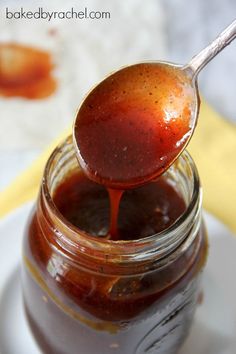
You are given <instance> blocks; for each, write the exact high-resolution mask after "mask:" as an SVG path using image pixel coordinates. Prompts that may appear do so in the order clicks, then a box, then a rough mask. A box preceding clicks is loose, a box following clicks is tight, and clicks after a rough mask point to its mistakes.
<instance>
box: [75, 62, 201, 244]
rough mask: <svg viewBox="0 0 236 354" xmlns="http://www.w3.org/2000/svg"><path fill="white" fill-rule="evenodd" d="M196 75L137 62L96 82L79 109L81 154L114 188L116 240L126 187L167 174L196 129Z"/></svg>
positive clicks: (88, 168) (89, 170) (87, 167)
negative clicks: (194, 113) (194, 122)
mask: <svg viewBox="0 0 236 354" xmlns="http://www.w3.org/2000/svg"><path fill="white" fill-rule="evenodd" d="M191 80H192V78H191V77H188V75H186V73H185V72H184V71H181V70H180V69H179V68H178V69H176V68H173V67H171V66H169V65H168V64H159V63H158V64H155V63H145V64H136V65H132V66H129V67H126V68H124V69H121V70H120V71H117V72H115V73H114V74H112V75H111V76H109V77H107V78H106V79H105V80H104V81H102V82H101V83H100V84H99V85H98V86H96V87H95V88H94V89H93V90H92V91H91V92H90V93H89V94H88V96H87V97H86V99H85V100H84V102H83V103H82V105H81V107H80V109H79V111H78V114H77V117H76V120H75V125H74V143H75V145H76V152H77V157H78V160H79V162H80V165H81V167H82V169H83V171H84V172H85V174H86V175H87V176H88V177H89V178H90V179H91V180H93V181H95V182H97V183H99V184H102V185H104V186H106V188H108V190H109V195H110V202H111V222H110V232H109V234H110V236H111V238H112V239H113V240H116V239H119V235H118V231H117V225H116V224H117V218H118V213H119V201H120V199H121V197H122V194H123V191H124V190H128V189H131V188H134V187H139V186H141V185H144V184H146V183H147V182H150V181H152V180H154V179H155V178H157V177H159V176H160V175H161V174H163V172H164V171H165V170H166V169H167V168H168V167H169V166H170V165H171V164H172V163H173V161H174V160H175V159H176V158H177V157H178V155H179V154H180V153H181V151H182V150H183V149H184V147H185V146H186V144H187V142H188V140H189V137H190V136H191V134H192V131H193V121H192V120H193V112H194V108H195V106H194V103H193V102H195V101H196V100H194V98H195V90H194V88H193V86H192V85H191V83H192V82H191Z"/></svg>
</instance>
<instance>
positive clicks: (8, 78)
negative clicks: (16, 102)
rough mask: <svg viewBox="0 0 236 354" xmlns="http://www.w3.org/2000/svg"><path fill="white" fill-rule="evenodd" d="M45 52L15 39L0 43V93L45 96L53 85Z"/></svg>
mask: <svg viewBox="0 0 236 354" xmlns="http://www.w3.org/2000/svg"><path fill="white" fill-rule="evenodd" d="M52 69H53V64H52V59H51V56H50V54H49V53H47V52H45V51H42V50H39V49H35V48H31V47H28V46H23V45H20V44H16V43H3V44H0V95H2V96H5V97H17V96H18V97H24V98H28V99H36V98H45V97H48V96H50V95H51V94H52V93H53V92H54V91H55V89H56V80H55V79H54V78H53V76H52V73H51V72H52Z"/></svg>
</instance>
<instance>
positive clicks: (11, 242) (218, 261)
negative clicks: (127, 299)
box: [0, 204, 236, 354]
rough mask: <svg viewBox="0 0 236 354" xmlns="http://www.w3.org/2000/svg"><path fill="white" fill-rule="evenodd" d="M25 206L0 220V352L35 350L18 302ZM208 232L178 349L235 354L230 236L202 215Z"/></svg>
mask: <svg viewBox="0 0 236 354" xmlns="http://www.w3.org/2000/svg"><path fill="white" fill-rule="evenodd" d="M30 208H31V204H26V205H24V206H23V207H22V208H20V209H18V210H16V211H15V212H14V213H12V214H10V215H9V216H8V217H6V218H5V219H3V220H2V221H1V222H0V252H1V255H0V257H1V258H0V354H39V353H40V350H39V349H38V347H37V345H36V343H35V342H34V339H33V338H32V336H31V333H30V331H29V329H28V326H27V323H26V321H25V318H24V313H23V309H22V301H21V287H20V270H19V264H20V259H21V243H22V234H23V229H24V225H25V222H26V219H27V216H28V213H29V210H30ZM205 219H206V223H207V228H208V231H209V236H210V253H209V260H208V264H207V267H206V271H205V276H204V284H203V286H204V301H203V304H202V305H201V306H199V309H198V311H197V314H196V317H195V322H194V325H193V328H192V331H191V334H190V336H189V338H188V340H187V342H186V343H185V345H184V347H183V348H182V350H181V354H235V353H236V280H235V272H236V237H234V236H233V235H232V234H231V233H230V232H229V231H228V230H227V228H226V227H225V226H224V225H222V224H221V223H220V222H219V221H218V220H216V219H215V218H214V217H212V216H211V215H209V214H205Z"/></svg>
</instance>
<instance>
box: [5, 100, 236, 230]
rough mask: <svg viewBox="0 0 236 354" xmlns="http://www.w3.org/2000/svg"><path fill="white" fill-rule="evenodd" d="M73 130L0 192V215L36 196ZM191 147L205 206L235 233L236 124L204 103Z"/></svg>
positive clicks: (189, 147) (65, 134)
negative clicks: (54, 152)
mask: <svg viewBox="0 0 236 354" xmlns="http://www.w3.org/2000/svg"><path fill="white" fill-rule="evenodd" d="M70 133H71V127H70V128H69V129H67V130H66V131H65V132H64V133H63V134H62V136H60V137H59V138H58V139H57V140H56V141H54V142H53V144H51V145H50V147H48V148H47V149H46V150H45V152H43V153H42V155H41V156H40V157H39V158H38V159H37V160H36V161H35V162H34V163H33V164H32V165H31V167H29V168H28V169H27V170H26V171H25V172H23V173H22V174H21V175H20V176H19V177H17V178H16V179H15V180H14V181H13V182H12V183H11V184H10V185H9V187H7V188H6V189H5V190H4V191H3V192H1V193H0V216H4V215H6V214H7V213H8V212H9V211H11V210H13V209H14V208H16V207H18V206H20V205H21V204H22V203H24V202H27V201H29V200H31V199H34V198H35V197H36V195H37V192H38V189H39V185H40V182H41V178H42V173H43V169H44V165H45V163H46V161H47V159H48V156H49V154H50V152H51V151H52V150H53V148H54V147H55V146H56V145H57V144H58V142H59V141H61V140H63V138H64V137H66V136H67V135H68V134H70ZM188 150H189V151H190V153H191V155H192V156H193V158H194V160H195V162H196V164H197V167H198V170H199V174H200V178H201V181H202V185H203V191H204V199H203V201H204V207H205V209H207V210H208V211H209V212H211V213H212V214H214V215H215V216H216V217H218V218H220V219H221V220H222V221H223V222H224V223H225V224H226V225H228V227H229V228H231V229H232V230H233V231H234V232H236V126H235V125H233V124H230V123H227V122H226V121H225V120H223V119H222V118H221V117H220V116H219V115H218V114H217V113H216V112H214V111H213V110H212V108H210V107H209V106H208V105H207V104H206V103H205V102H203V103H202V105H201V110H200V116H199V123H198V126H197V128H196V130H195V133H194V136H193V138H192V140H191V142H190V144H189V146H188Z"/></svg>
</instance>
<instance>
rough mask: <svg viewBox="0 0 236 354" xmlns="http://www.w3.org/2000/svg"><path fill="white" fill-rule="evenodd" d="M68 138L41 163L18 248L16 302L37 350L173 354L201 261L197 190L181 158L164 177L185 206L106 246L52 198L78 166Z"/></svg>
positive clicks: (186, 323) (186, 159)
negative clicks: (160, 226) (154, 229)
mask: <svg viewBox="0 0 236 354" xmlns="http://www.w3.org/2000/svg"><path fill="white" fill-rule="evenodd" d="M78 168H79V166H78V163H77V160H76V157H75V154H74V148H73V145H72V139H71V137H69V138H68V139H67V140H66V141H65V142H64V143H62V144H61V145H60V146H59V147H58V148H56V149H55V151H54V152H53V153H52V155H51V157H50V158H49V160H48V162H47V165H46V168H45V172H44V177H43V180H42V185H41V189H40V193H39V198H38V202H37V205H36V207H35V208H34V210H33V212H32V214H31V217H30V219H29V222H28V226H27V228H26V232H25V238H24V246H23V279H22V280H23V293H24V304H25V310H26V315H27V318H28V322H29V324H30V327H31V330H32V332H33V334H34V336H35V338H36V341H37V342H38V344H39V346H40V347H41V349H42V351H43V352H44V353H55V354H62V353H63V354H78V353H81V354H95V353H99V354H112V353H116V354H117V353H118V354H144V353H145V354H150V353H157V354H164V353H165V354H173V353H176V352H177V350H178V349H179V347H180V346H181V344H182V342H183V340H184V339H185V338H186V336H187V334H188V332H189V329H190V325H191V322H192V320H193V315H194V312H195V309H196V307H197V303H198V296H199V292H200V290H201V289H200V278H201V274H202V269H203V267H204V265H205V261H206V257H207V238H206V232H205V228H204V225H203V222H202V216H201V203H202V198H201V188H200V185H199V178H198V174H197V171H196V167H195V165H194V163H193V161H192V159H191V157H190V156H189V154H188V153H187V152H184V153H183V154H182V155H181V156H180V157H179V159H178V160H177V161H176V162H175V163H174V164H173V165H172V166H171V167H170V168H169V169H168V171H167V172H166V173H165V175H164V178H166V179H167V180H168V182H169V183H171V184H172V185H173V186H174V187H175V189H176V190H177V191H178V193H179V194H180V195H181V196H182V197H183V199H184V200H185V203H186V211H185V212H184V213H183V214H182V215H181V216H180V217H179V218H178V219H177V220H176V221H175V222H174V224H172V225H171V226H170V227H169V228H168V229H166V230H164V231H162V232H160V233H158V234H156V235H153V236H150V237H147V238H143V239H139V240H133V241H111V240H106V239H102V238H96V237H93V236H91V235H88V234H85V233H84V232H82V231H80V230H79V229H78V228H76V227H75V226H73V225H72V224H70V223H69V222H68V221H67V220H66V219H65V218H64V217H63V216H62V215H61V214H60V212H59V211H58V210H57V208H56V205H55V204H54V202H53V194H54V192H55V189H56V188H57V187H58V186H59V185H60V183H61V182H62V181H63V180H64V179H65V177H66V176H67V175H68V174H69V173H71V172H72V171H73V170H74V169H78Z"/></svg>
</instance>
